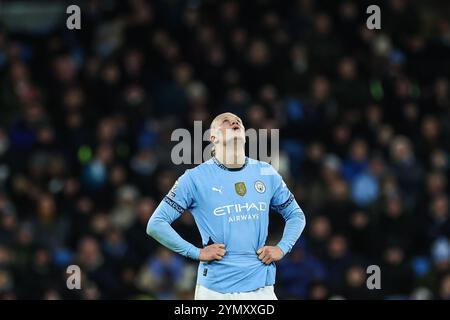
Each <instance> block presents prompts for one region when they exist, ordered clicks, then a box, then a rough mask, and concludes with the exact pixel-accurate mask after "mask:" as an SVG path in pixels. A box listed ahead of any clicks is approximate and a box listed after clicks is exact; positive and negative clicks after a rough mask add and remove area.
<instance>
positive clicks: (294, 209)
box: [277, 201, 306, 254]
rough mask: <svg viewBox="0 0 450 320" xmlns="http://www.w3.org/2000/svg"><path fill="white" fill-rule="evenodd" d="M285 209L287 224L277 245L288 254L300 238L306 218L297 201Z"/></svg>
mask: <svg viewBox="0 0 450 320" xmlns="http://www.w3.org/2000/svg"><path fill="white" fill-rule="evenodd" d="M284 210H286V211H285V212H283V217H284V219H285V222H286V224H285V226H284V231H283V237H282V238H281V241H280V242H279V243H278V244H277V246H278V247H279V248H280V249H281V250H282V251H283V253H284V254H286V253H288V252H290V251H291V249H292V247H293V246H294V244H295V243H296V242H297V240H298V239H299V238H300V235H301V234H302V232H303V230H304V229H305V226H306V219H305V214H304V213H303V210H302V209H301V208H300V207H299V206H298V204H297V203H296V202H295V201H293V204H292V205H291V206H289V207H288V208H286V209H284Z"/></svg>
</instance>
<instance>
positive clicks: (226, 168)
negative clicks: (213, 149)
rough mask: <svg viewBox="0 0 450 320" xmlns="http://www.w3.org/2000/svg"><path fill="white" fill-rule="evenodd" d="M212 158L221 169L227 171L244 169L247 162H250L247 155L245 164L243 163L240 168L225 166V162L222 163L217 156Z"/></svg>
mask: <svg viewBox="0 0 450 320" xmlns="http://www.w3.org/2000/svg"><path fill="white" fill-rule="evenodd" d="M212 159H213V161H214V163H215V164H216V165H217V166H218V167H219V168H220V169H223V170H226V171H240V170H242V169H244V168H245V167H246V166H247V164H248V158H247V157H245V162H244V165H243V166H242V167H240V168H228V167H227V166H225V165H224V164H223V163H220V162H219V160H217V159H216V157H213V158H212Z"/></svg>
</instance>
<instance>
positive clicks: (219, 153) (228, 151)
mask: <svg viewBox="0 0 450 320" xmlns="http://www.w3.org/2000/svg"><path fill="white" fill-rule="evenodd" d="M230 144H231V145H232V146H227V145H225V146H223V145H222V146H216V151H215V152H216V153H215V155H214V157H215V158H216V159H217V161H219V162H220V163H222V164H223V165H224V166H225V167H227V168H231V169H235V168H240V167H242V166H243V165H244V163H245V149H244V144H243V143H240V142H237V143H234V144H232V143H230ZM230 144H228V145H230Z"/></svg>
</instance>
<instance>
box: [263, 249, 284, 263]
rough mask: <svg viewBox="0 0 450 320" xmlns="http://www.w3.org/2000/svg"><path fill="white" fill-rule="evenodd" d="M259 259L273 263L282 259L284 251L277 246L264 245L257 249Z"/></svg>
mask: <svg viewBox="0 0 450 320" xmlns="http://www.w3.org/2000/svg"><path fill="white" fill-rule="evenodd" d="M256 253H257V254H258V258H259V260H261V261H262V262H264V263H265V264H271V263H272V262H274V261H278V260H281V259H282V258H283V256H284V253H283V251H282V250H281V249H280V247H277V246H264V247H262V248H259V249H258V251H256Z"/></svg>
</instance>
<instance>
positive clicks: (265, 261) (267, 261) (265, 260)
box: [262, 256, 273, 264]
mask: <svg viewBox="0 0 450 320" xmlns="http://www.w3.org/2000/svg"><path fill="white" fill-rule="evenodd" d="M262 262H263V263H265V264H271V263H272V262H273V259H272V258H271V257H269V256H266V257H264V259H263V260H262Z"/></svg>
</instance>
